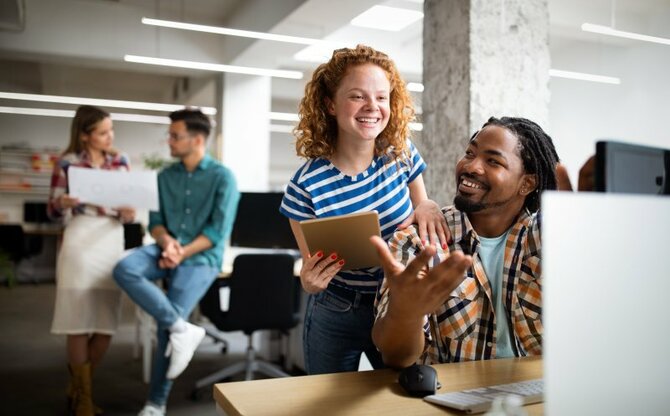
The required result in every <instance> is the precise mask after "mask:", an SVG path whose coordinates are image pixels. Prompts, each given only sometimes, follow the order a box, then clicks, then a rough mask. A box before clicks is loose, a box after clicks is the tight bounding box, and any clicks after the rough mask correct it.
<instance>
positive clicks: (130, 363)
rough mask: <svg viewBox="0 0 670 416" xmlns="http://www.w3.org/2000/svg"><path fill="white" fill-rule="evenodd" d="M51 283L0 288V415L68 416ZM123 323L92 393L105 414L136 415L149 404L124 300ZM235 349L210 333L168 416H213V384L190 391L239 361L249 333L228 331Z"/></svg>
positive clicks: (61, 343)
mask: <svg viewBox="0 0 670 416" xmlns="http://www.w3.org/2000/svg"><path fill="white" fill-rule="evenodd" d="M54 294H55V286H54V284H53V283H40V284H21V285H19V286H16V287H14V288H12V289H8V288H6V287H4V286H3V287H0V398H2V399H1V402H0V409H2V410H1V411H0V413H2V414H8V415H16V416H19V415H64V414H65V385H66V382H67V377H68V375H67V369H66V365H65V338H64V337H62V336H55V335H51V334H50V332H49V328H50V325H51V316H52V310H53V302H54ZM123 305H124V307H123V319H122V325H121V327H120V328H119V331H118V332H117V335H116V336H115V337H114V339H113V340H112V345H111V347H110V350H109V351H108V353H107V356H106V357H105V360H104V361H103V364H102V365H101V367H100V368H99V369H98V370H97V371H96V373H95V376H94V386H93V389H94V396H93V397H94V399H95V401H96V404H98V405H99V406H100V407H102V408H103V409H104V410H105V414H106V415H111V416H117V415H118V416H126V415H136V414H137V412H138V411H139V409H140V408H141V406H142V405H143V403H144V400H145V398H146V393H147V388H148V387H147V385H146V384H144V383H143V382H142V377H141V364H142V363H141V360H140V359H134V358H133V345H134V339H135V321H134V309H133V308H134V307H133V306H132V304H131V302H130V301H129V300H128V299H127V298H124V303H123ZM229 335H230V336H231V337H232V338H231V345H230V348H229V349H230V352H229V353H228V354H225V355H223V354H221V352H220V346H219V345H216V344H214V342H213V341H212V340H211V339H209V338H206V339H205V341H203V344H201V346H200V347H199V349H198V351H197V352H196V355H195V357H194V359H193V361H192V362H191V365H190V366H189V367H188V368H187V369H186V371H185V372H184V374H182V375H181V376H180V377H179V378H178V379H177V380H176V381H175V384H174V388H173V390H172V394H171V396H170V400H169V402H168V414H169V415H170V416H186V415H188V416H200V415H202V416H207V415H212V416H213V415H216V409H215V405H214V400H213V399H212V394H211V390H210V389H209V388H208V389H205V390H204V391H203V394H202V395H201V398H200V400H199V401H197V402H194V401H192V400H191V398H190V393H191V391H192V388H193V384H194V382H195V381H196V380H197V379H198V378H200V377H204V376H206V375H208V374H210V373H212V372H213V371H215V370H217V369H219V368H221V367H223V366H224V365H226V364H227V363H230V362H234V361H237V360H240V359H242V353H241V352H242V351H243V350H244V347H245V345H246V344H245V342H246V341H245V338H244V336H243V335H242V334H241V333H239V335H237V334H236V333H233V334H229Z"/></svg>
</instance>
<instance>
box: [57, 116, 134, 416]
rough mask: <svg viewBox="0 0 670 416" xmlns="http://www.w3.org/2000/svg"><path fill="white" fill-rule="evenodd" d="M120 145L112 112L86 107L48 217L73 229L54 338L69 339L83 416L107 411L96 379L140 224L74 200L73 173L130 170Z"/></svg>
mask: <svg viewBox="0 0 670 416" xmlns="http://www.w3.org/2000/svg"><path fill="white" fill-rule="evenodd" d="M113 141H114V130H113V126H112V119H111V118H110V115H109V113H107V112H106V111H104V110H101V109H99V108H96V107H92V106H81V107H79V108H78V109H77V112H76V114H75V116H74V119H73V120H72V126H71V130H70V144H69V145H68V147H67V149H66V150H65V151H64V152H63V154H62V155H61V157H60V159H59V160H58V162H57V164H56V166H55V167H54V171H53V176H52V179H51V192H50V195H49V204H48V213H49V216H50V217H51V218H52V219H57V220H61V221H64V222H65V224H66V226H65V231H64V234H63V241H62V244H61V248H60V252H59V254H58V259H57V263H56V304H55V309H54V318H53V323H52V327H51V332H52V333H54V334H64V335H67V362H68V368H69V370H70V376H71V379H70V383H69V385H68V389H67V398H68V402H69V407H70V412H71V413H72V414H74V415H76V416H91V415H94V414H96V413H101V410H100V409H98V408H96V407H94V405H93V400H92V393H91V375H92V370H93V369H94V368H95V367H96V366H98V365H99V364H100V362H101V360H102V358H103V356H104V355H105V352H106V351H107V349H108V347H109V344H110V342H111V338H112V335H113V334H114V332H115V331H116V328H117V326H118V321H119V315H120V306H121V291H120V289H119V288H118V287H117V286H116V284H115V283H114V280H113V279H112V269H113V268H114V265H115V264H116V262H117V261H118V260H119V258H120V257H121V254H122V252H123V249H124V238H123V225H122V223H125V222H131V221H133V220H134V218H135V211H134V210H133V209H132V208H127V207H123V208H117V209H110V208H106V207H101V206H96V205H90V204H85V203H81V202H80V201H79V200H78V199H77V198H73V197H71V196H70V195H69V191H68V172H69V169H70V167H73V166H76V167H80V168H88V169H104V170H122V171H127V170H128V169H129V164H128V159H127V157H125V156H123V155H120V154H119V153H118V152H117V151H116V150H114V149H113V148H112V143H113Z"/></svg>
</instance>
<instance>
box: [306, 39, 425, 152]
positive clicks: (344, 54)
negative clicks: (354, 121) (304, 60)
mask: <svg viewBox="0 0 670 416" xmlns="http://www.w3.org/2000/svg"><path fill="white" fill-rule="evenodd" d="M364 64H374V65H377V66H378V67H380V68H381V69H383V70H384V72H386V76H387V77H388V80H389V83H390V85H391V97H390V108H391V115H390V117H389V122H388V125H387V126H386V128H385V129H384V131H382V132H381V133H380V134H379V136H377V139H376V140H375V156H381V155H382V154H384V153H387V152H388V151H389V150H390V151H391V152H392V153H393V154H394V156H399V155H400V154H402V153H407V152H408V151H409V150H408V147H407V140H406V139H407V138H408V137H409V136H410V131H409V123H410V122H411V121H412V120H414V114H415V113H414V106H413V104H412V97H411V95H410V94H409V91H407V87H406V86H405V81H404V80H403V79H402V78H401V76H400V73H399V72H398V69H397V68H396V66H395V63H394V62H393V61H392V60H391V58H389V57H388V55H386V54H385V53H383V52H379V51H377V50H375V49H373V48H371V47H369V46H365V45H358V46H357V47H356V49H349V48H342V49H337V50H335V51H334V52H333V56H332V57H331V58H330V60H329V61H328V62H326V63H325V64H321V65H319V67H318V68H316V70H315V71H314V73H313V74H312V79H311V81H309V82H308V83H307V85H306V86H305V96H304V97H303V99H302V100H301V101H300V107H299V110H298V115H299V117H300V121H299V122H298V125H297V126H296V127H295V128H294V129H293V134H294V135H295V137H296V143H295V148H296V152H297V154H298V156H302V157H305V158H318V157H325V158H328V157H330V156H332V155H333V153H334V151H335V145H336V142H337V120H336V119H335V117H334V116H332V115H330V114H329V113H328V109H327V106H326V98H329V99H331V100H332V99H333V98H334V96H335V92H336V91H337V88H338V87H339V85H340V82H341V81H342V78H344V76H345V75H346V74H347V71H348V69H349V68H350V67H352V66H357V65H364Z"/></svg>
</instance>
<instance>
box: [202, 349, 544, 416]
mask: <svg viewBox="0 0 670 416" xmlns="http://www.w3.org/2000/svg"><path fill="white" fill-rule="evenodd" d="M434 367H435V369H436V370H437V373H438V378H439V380H440V383H441V384H442V388H441V389H439V390H438V393H444V392H448V391H458V390H463V389H469V388H475V387H482V386H490V385H496V384H505V383H512V382H515V381H523V380H530V379H537V378H542V358H541V357H526V358H510V359H500V360H488V361H471V362H464V363H452V364H437V365H435V366H434ZM397 379H398V372H397V371H394V370H375V371H363V372H350V373H339V374H325V375H316V376H302V377H289V378H278V379H265V380H254V381H247V382H231V383H219V384H216V385H214V399H215V400H216V403H217V410H218V411H219V413H220V414H224V415H229V416H236V415H319V416H326V415H403V416H404V415H435V414H441V415H463V414H464V413H463V412H460V411H457V410H451V409H448V408H446V407H441V406H437V405H434V404H431V403H428V402H426V401H424V400H422V399H418V398H413V397H409V396H407V395H406V394H405V392H404V391H403V389H402V388H401V387H400V385H399V384H398V383H397ZM524 410H526V411H527V412H528V414H529V415H541V414H543V412H544V406H543V404H542V403H538V404H534V405H529V406H525V407H524Z"/></svg>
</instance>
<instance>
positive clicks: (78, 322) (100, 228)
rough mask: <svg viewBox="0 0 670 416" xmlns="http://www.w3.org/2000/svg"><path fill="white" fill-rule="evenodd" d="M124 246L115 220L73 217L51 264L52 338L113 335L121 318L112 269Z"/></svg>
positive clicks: (120, 225) (119, 302)
mask: <svg viewBox="0 0 670 416" xmlns="http://www.w3.org/2000/svg"><path fill="white" fill-rule="evenodd" d="M123 244H124V240H123V225H122V224H121V223H120V222H119V221H118V220H116V219H114V218H110V217H94V216H89V215H77V216H75V217H73V218H72V220H71V221H70V223H69V224H68V225H67V227H65V233H64V234H63V243H62V244H61V247H60V252H59V253H58V260H57V263H56V305H55V308H54V318H53V323H52V325H51V332H52V333H54V334H73V335H75V334H90V333H102V334H109V335H112V334H114V332H115V331H116V328H117V326H118V323H119V317H120V314H121V290H120V289H119V287H118V286H117V285H116V282H114V280H113V279H112V270H113V269H114V266H115V265H116V262H117V261H119V259H120V258H121V255H122V254H123Z"/></svg>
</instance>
